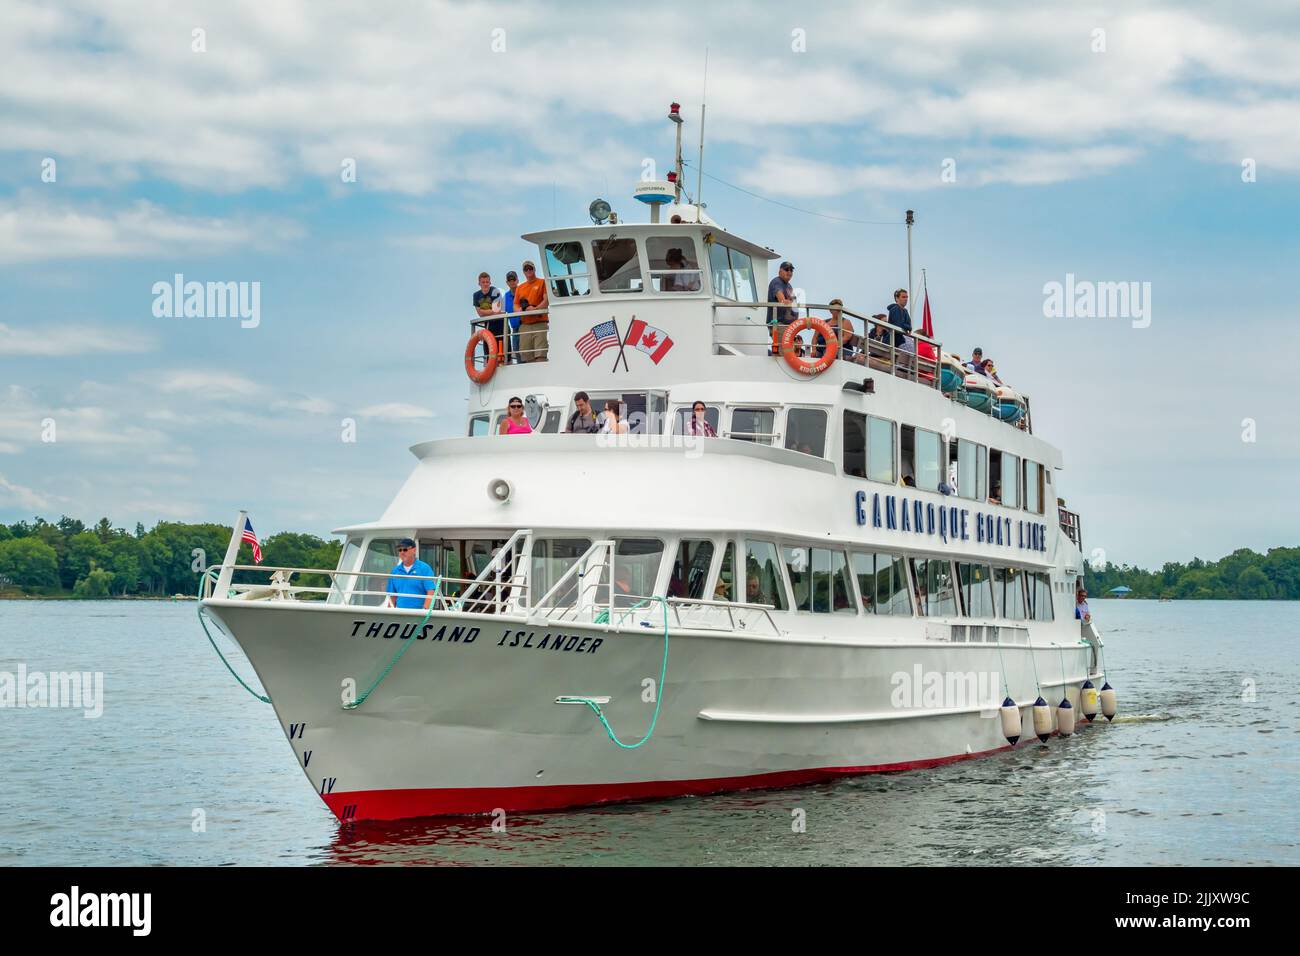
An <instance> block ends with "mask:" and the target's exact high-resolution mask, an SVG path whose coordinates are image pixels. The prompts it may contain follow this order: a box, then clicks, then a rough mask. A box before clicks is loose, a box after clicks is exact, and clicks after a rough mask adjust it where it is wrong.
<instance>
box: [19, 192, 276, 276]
mask: <svg viewBox="0 0 1300 956" xmlns="http://www.w3.org/2000/svg"><path fill="white" fill-rule="evenodd" d="M301 234H302V233H301V230H300V229H299V227H298V226H296V225H294V224H293V223H288V222H285V221H282V220H274V219H268V218H265V217H262V218H256V219H240V220H227V219H215V218H201V217H194V216H180V215H177V214H175V213H172V212H168V211H167V210H165V209H162V208H160V207H158V206H156V205H154V204H153V203H149V202H145V201H139V202H136V203H134V204H133V205H131V206H129V207H127V208H125V209H112V210H110V209H101V208H98V207H97V206H93V205H88V206H73V205H71V204H68V203H59V202H51V201H49V200H48V199H45V198H36V197H34V196H32V195H31V194H27V195H24V196H22V197H20V198H19V199H17V200H9V201H0V264H4V263H19V262H35V261H41V260H48V259H82V258H90V257H103V258H126V257H140V256H163V255H177V254H182V253H220V252H234V251H239V250H243V249H247V248H250V247H251V248H259V249H265V248H270V247H273V246H275V245H278V244H281V243H284V242H288V241H291V240H293V239H296V238H298V237H299V236H300V235H301Z"/></svg>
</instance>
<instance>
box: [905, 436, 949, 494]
mask: <svg viewBox="0 0 1300 956" xmlns="http://www.w3.org/2000/svg"><path fill="white" fill-rule="evenodd" d="M902 445H903V474H904V476H906V475H907V473H908V470H907V469H908V466H909V465H911V466H912V472H911V474H912V478H913V480H914V481H915V482H916V487H918V488H920V489H921V490H922V491H938V490H939V482H941V481H943V476H944V468H943V439H942V438H941V437H940V436H939V433H938V432H932V431H926V430H925V429H924V428H915V427H913V426H912V425H904V426H903V441H902Z"/></svg>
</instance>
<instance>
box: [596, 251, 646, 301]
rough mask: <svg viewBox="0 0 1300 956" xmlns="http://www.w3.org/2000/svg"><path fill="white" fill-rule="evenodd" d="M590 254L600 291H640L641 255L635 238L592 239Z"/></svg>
mask: <svg viewBox="0 0 1300 956" xmlns="http://www.w3.org/2000/svg"><path fill="white" fill-rule="evenodd" d="M591 254H592V256H593V257H594V258H595V260H596V284H597V285H598V286H599V287H600V291H601V292H640V291H641V257H640V255H638V253H637V249H636V240H635V239H593V240H592V241H591Z"/></svg>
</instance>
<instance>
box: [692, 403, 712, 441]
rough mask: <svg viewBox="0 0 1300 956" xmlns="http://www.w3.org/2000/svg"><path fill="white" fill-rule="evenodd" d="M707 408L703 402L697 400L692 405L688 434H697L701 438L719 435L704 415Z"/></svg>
mask: <svg viewBox="0 0 1300 956" xmlns="http://www.w3.org/2000/svg"><path fill="white" fill-rule="evenodd" d="M707 410H708V409H707V408H706V407H705V405H704V403H703V402H696V403H695V404H694V405H692V406H691V417H690V418H689V419H687V421H686V434H688V435H697V436H699V437H700V438H717V437H718V433H717V432H716V431H714V430H713V426H712V425H710V424H709V422H708V419H707V418H705V417H704V415H705V412H706V411H707Z"/></svg>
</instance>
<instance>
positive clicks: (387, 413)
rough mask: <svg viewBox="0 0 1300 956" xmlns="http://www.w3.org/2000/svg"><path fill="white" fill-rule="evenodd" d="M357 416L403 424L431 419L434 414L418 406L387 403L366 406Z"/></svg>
mask: <svg viewBox="0 0 1300 956" xmlns="http://www.w3.org/2000/svg"><path fill="white" fill-rule="evenodd" d="M357 414H359V415H361V416H362V417H363V418H378V419H381V420H384V421H393V422H405V421H414V420H416V419H421V418H433V417H434V413H433V412H432V411H430V410H429V409H427V408H421V407H420V406H418V405H408V404H406V403H404V402H387V403H384V404H381V405H368V406H366V407H365V408H363V409H361V411H360V412H358V413H357Z"/></svg>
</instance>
